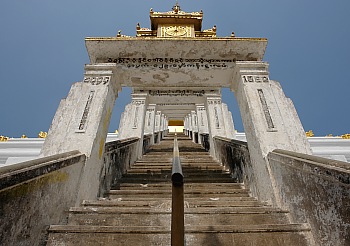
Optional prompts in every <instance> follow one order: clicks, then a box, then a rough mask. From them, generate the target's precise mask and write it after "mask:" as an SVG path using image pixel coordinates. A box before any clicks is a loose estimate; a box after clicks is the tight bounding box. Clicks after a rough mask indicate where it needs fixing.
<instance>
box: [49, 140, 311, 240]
mask: <svg viewBox="0 0 350 246" xmlns="http://www.w3.org/2000/svg"><path fill="white" fill-rule="evenodd" d="M178 143H179V150H180V157H181V163H182V166H183V172H184V175H185V188H184V191H185V234H186V236H185V237H186V244H185V245H187V246H190V245H196V246H198V245H213V246H221V245H249V246H251V245H259V246H263V245H269V246H271V245H298V246H302V245H310V242H309V240H308V238H309V236H310V230H309V227H308V226H307V225H305V224H291V223H290V222H289V220H288V212H287V211H284V210H281V209H276V208H272V207H270V206H268V205H266V204H263V203H261V202H259V201H257V200H256V199H255V198H253V197H251V196H250V194H249V190H248V189H246V187H245V186H244V184H239V183H232V179H231V177H230V173H229V172H227V171H226V170H225V169H224V168H223V167H222V166H221V165H220V164H219V163H218V162H216V161H215V160H213V159H212V157H211V156H209V154H208V153H207V152H205V151H204V149H203V148H202V147H201V146H200V145H198V144H194V143H193V142H192V141H191V140H190V139H189V138H188V137H186V136H184V135H179V136H178ZM172 156H173V136H172V135H168V136H167V137H165V139H164V140H163V141H162V142H161V144H159V145H154V146H152V147H151V149H150V151H149V152H148V153H147V154H146V155H144V156H143V158H142V159H141V160H139V161H137V162H136V163H135V164H134V165H133V166H132V168H131V169H130V170H128V172H127V174H126V175H124V177H123V178H122V179H121V180H120V183H119V185H118V187H116V189H114V190H111V191H110V192H109V198H107V199H106V198H101V199H99V200H96V201H84V202H83V204H82V206H80V207H73V208H71V209H70V211H69V218H68V224H67V225H52V226H50V229H49V238H48V245H55V246H57V245H60V246H61V245H74V246H78V245H84V246H85V245H128V246H129V245H131V246H137V245H170V223H171V182H170V176H171V164H172Z"/></svg>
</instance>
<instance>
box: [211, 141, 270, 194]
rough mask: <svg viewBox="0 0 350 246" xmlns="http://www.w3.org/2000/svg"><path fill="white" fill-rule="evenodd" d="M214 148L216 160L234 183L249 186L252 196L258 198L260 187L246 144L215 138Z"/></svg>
mask: <svg viewBox="0 0 350 246" xmlns="http://www.w3.org/2000/svg"><path fill="white" fill-rule="evenodd" d="M214 148H215V149H216V154H217V158H218V160H219V161H220V162H221V163H222V164H223V165H224V166H225V167H226V168H227V169H229V170H230V172H231V176H232V178H233V179H234V180H235V181H236V182H241V183H244V184H246V185H247V186H249V188H250V191H251V193H252V195H253V196H255V197H258V198H259V196H258V194H259V192H258V190H259V189H260V187H258V186H257V184H258V183H259V182H258V181H257V180H256V179H257V178H258V177H256V175H255V172H254V169H253V166H252V165H251V161H250V155H249V150H248V145H247V143H246V142H242V141H239V140H235V139H228V138H223V137H215V138H214ZM271 192H272V191H271Z"/></svg>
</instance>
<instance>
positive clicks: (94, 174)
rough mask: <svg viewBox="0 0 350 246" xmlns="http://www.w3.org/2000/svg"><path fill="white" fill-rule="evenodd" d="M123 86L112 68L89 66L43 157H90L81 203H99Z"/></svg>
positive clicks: (59, 111)
mask: <svg viewBox="0 0 350 246" xmlns="http://www.w3.org/2000/svg"><path fill="white" fill-rule="evenodd" d="M119 89H120V85H119V84H118V83H117V80H116V78H115V72H114V66H113V65H110V64H96V65H86V66H85V74H84V79H83V81H82V82H77V83H74V84H73V85H72V87H71V89H70V91H69V94H68V96H67V98H66V99H63V100H62V101H61V103H60V105H59V107H58V109H57V111H56V114H55V116H54V119H53V121H52V124H51V126H50V130H49V132H48V135H47V138H46V139H45V142H44V145H43V147H42V149H41V153H40V156H41V157H45V156H51V155H55V154H60V153H65V152H68V151H73V150H79V151H80V152H81V153H83V154H85V155H86V157H87V158H86V162H85V165H84V169H83V170H82V174H81V180H80V181H79V182H80V184H81V185H80V187H79V190H78V191H77V202H76V204H77V205H78V204H80V202H81V201H82V200H83V199H96V197H97V195H98V192H99V178H100V177H99V175H100V172H101V168H102V164H103V153H104V147H105V141H106V137H107V132H108V126H109V122H110V117H111V115H112V110H113V107H114V102H115V99H116V97H117V95H118V91H119Z"/></svg>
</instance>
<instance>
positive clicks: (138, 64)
mask: <svg viewBox="0 0 350 246" xmlns="http://www.w3.org/2000/svg"><path fill="white" fill-rule="evenodd" d="M102 62H109V63H117V64H119V65H123V66H125V67H126V68H157V69H183V68H194V69H214V68H227V67H228V66H229V65H230V64H232V63H234V62H235V60H233V59H204V58H198V59H185V58H172V57H164V58H145V57H144V58H130V57H120V58H112V57H110V58H108V59H107V60H106V61H102Z"/></svg>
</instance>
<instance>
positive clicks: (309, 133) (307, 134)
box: [306, 130, 315, 137]
mask: <svg viewBox="0 0 350 246" xmlns="http://www.w3.org/2000/svg"><path fill="white" fill-rule="evenodd" d="M306 136H307V137H313V136H315V134H314V133H313V131H312V130H310V131H308V132H306Z"/></svg>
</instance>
